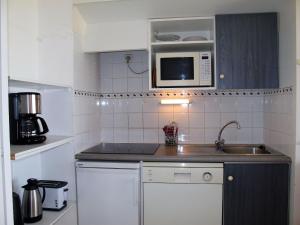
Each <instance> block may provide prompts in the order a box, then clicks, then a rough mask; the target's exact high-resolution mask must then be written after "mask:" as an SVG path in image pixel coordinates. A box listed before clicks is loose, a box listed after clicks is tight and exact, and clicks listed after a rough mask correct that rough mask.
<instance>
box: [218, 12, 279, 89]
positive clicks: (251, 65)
mask: <svg viewBox="0 0 300 225" xmlns="http://www.w3.org/2000/svg"><path fill="white" fill-rule="evenodd" d="M216 57H217V60H216V63H217V79H218V88H220V89H244V88H245V89H258V88H278V87H279V75H278V25H277V13H258V14H234V15H217V16H216ZM222 75H224V76H222Z"/></svg>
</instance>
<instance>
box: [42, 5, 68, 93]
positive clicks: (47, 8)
mask: <svg viewBox="0 0 300 225" xmlns="http://www.w3.org/2000/svg"><path fill="white" fill-rule="evenodd" d="M72 29H73V14H72V1H71V0H63V1H61V0H40V1H39V53H38V54H39V77H40V80H41V81H43V82H46V83H49V84H54V85H58V86H67V87H72V85H73V31H72Z"/></svg>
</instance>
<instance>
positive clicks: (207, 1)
mask: <svg viewBox="0 0 300 225" xmlns="http://www.w3.org/2000/svg"><path fill="white" fill-rule="evenodd" d="M285 1H288V0H75V5H76V6H77V7H78V9H79V11H80V13H81V15H82V16H83V18H84V19H85V21H86V22H87V23H99V22H104V21H120V20H139V19H148V18H166V17H188V16H212V15H215V14H220V13H243V12H265V11H278V9H279V7H280V6H281V5H282V4H284V2H285Z"/></svg>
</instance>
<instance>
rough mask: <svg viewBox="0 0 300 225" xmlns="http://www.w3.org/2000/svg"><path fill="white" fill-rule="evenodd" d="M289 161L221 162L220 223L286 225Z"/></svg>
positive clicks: (287, 217) (287, 215)
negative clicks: (221, 212)
mask: <svg viewBox="0 0 300 225" xmlns="http://www.w3.org/2000/svg"><path fill="white" fill-rule="evenodd" d="M289 169H290V166H289V164H250V163H249V164H236V163H235V164H234V163H232V164H231V163H228V164H224V203H223V204H224V211H223V217H224V221H223V225H288V220H289Z"/></svg>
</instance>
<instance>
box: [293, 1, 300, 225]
mask: <svg viewBox="0 0 300 225" xmlns="http://www.w3.org/2000/svg"><path fill="white" fill-rule="evenodd" d="M296 3H297V6H296V16H297V25H296V27H297V59H298V65H297V76H296V77H297V96H296V98H297V101H296V106H297V111H296V115H297V117H296V118H297V120H296V121H297V127H296V128H297V129H296V144H297V148H296V152H295V161H294V162H295V171H296V174H295V193H294V209H295V210H297V209H299V208H300V174H299V173H300V172H299V171H300V116H299V115H300V114H299V113H300V104H299V99H300V79H299V78H300V0H297V1H296ZM294 224H300V214H299V213H295V215H294Z"/></svg>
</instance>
